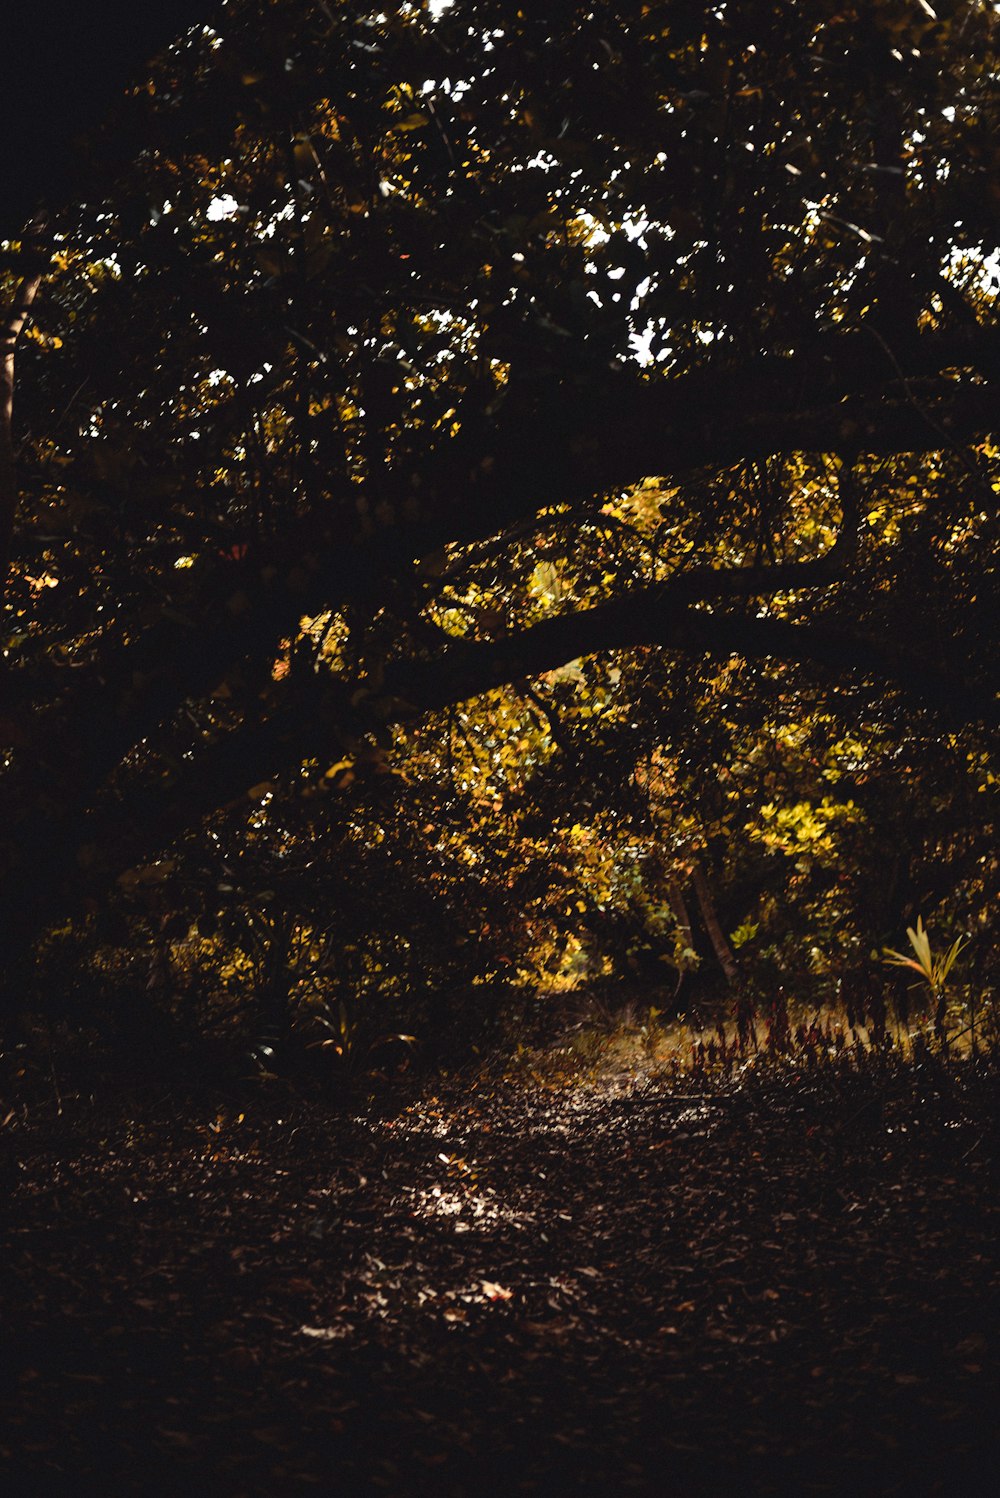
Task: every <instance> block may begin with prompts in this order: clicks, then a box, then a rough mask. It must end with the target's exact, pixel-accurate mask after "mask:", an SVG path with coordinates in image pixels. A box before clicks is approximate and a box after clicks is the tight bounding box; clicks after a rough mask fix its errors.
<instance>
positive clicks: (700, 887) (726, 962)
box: [691, 862, 740, 989]
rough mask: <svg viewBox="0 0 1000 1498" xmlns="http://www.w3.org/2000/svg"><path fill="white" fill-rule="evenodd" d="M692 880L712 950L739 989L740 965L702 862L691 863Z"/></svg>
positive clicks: (733, 985) (728, 979) (729, 978)
mask: <svg viewBox="0 0 1000 1498" xmlns="http://www.w3.org/2000/svg"><path fill="white" fill-rule="evenodd" d="M691 882H692V884H693V885H694V892H695V894H696V895H697V897H698V905H699V908H700V910H701V918H702V920H703V921H704V922H705V930H706V931H707V932H708V939H709V941H710V942H711V943H712V950H713V952H714V953H715V955H716V957H717V958H718V961H719V966H720V967H721V968H722V971H723V972H724V973H725V975H726V982H727V984H728V985H729V987H730V988H731V989H738V988H739V986H740V969H739V965H738V963H737V961H736V957H735V954H734V952H733V949H732V947H731V946H730V945H729V942H728V941H727V940H726V933H725V932H724V931H723V929H722V926H721V924H720V921H719V914H718V911H717V910H716V908H715V901H714V900H713V898H712V891H711V890H710V889H709V887H708V880H707V879H706V878H705V871H704V869H703V868H702V866H701V864H700V863H697V862H695V863H692V865H691Z"/></svg>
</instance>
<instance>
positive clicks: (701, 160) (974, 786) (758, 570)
mask: <svg viewBox="0 0 1000 1498" xmlns="http://www.w3.org/2000/svg"><path fill="white" fill-rule="evenodd" d="M176 15H177V17H178V19H179V20H180V21H181V22H182V23H183V24H184V25H187V26H188V27H189V29H188V30H186V31H183V32H182V34H179V35H178V36H177V37H176V38H175V39H174V40H173V41H172V42H171V44H170V45H167V46H166V47H165V49H164V50H161V51H160V52H159V54H158V56H156V57H155V58H145V60H144V62H143V64H142V65H139V62H138V50H139V43H140V42H141V43H142V47H143V48H147V47H149V48H152V47H154V46H158V45H160V44H161V43H163V42H164V41H165V40H166V38H165V37H162V36H158V35H154V31H153V28H152V25H150V29H149V31H146V30H145V29H142V30H140V31H138V32H137V33H136V34H135V41H136V48H137V50H136V54H135V55H134V57H133V59H132V61H133V62H134V64H135V65H134V67H133V68H132V71H131V74H130V80H131V81H130V82H129V84H128V87H127V88H126V89H124V90H121V91H119V90H118V89H117V86H116V80H115V79H114V78H112V77H111V76H110V75H102V76H106V77H107V78H108V90H107V93H108V97H107V107H106V109H105V108H104V104H105V100H104V98H103V97H102V98H101V100H100V102H101V117H100V119H97V118H96V117H94V118H92V117H91V115H92V114H94V108H93V104H94V101H95V100H96V99H97V97H98V92H99V91H98V90H96V89H95V90H92V91H91V93H89V94H88V95H87V98H88V109H87V111H85V114H86V118H85V119H84V121H83V123H85V124H86V126H87V127H88V129H87V132H86V133H85V137H84V138H83V140H82V143H81V146H80V149H79V150H78V151H77V153H76V155H75V156H74V158H73V161H74V166H73V172H72V178H71V193H70V178H69V177H67V176H65V175H64V174H62V169H60V171H59V172H55V173H53V176H52V178H51V181H50V182H49V183H48V184H46V183H44V182H43V183H42V184H41V187H42V189H43V190H41V191H39V190H37V184H36V183H35V182H32V183H31V190H30V192H27V191H23V192H22V191H21V190H20V189H19V190H18V191H17V192H15V193H14V194H13V195H12V198H11V201H10V202H9V203H8V204H7V205H5V209H4V212H5V219H4V222H3V223H2V224H0V232H2V233H5V234H7V235H8V239H7V240H6V242H5V245H4V248H3V261H2V276H3V283H2V286H3V292H4V297H5V305H6V308H7V311H6V314H5V324H6V329H7V331H6V332H5V350H4V353H5V364H4V368H5V370H6V371H7V373H6V375H5V379H6V381H7V386H8V393H9V388H10V387H13V389H14V395H15V405H14V426H13V432H12V436H11V440H10V443H9V450H8V452H7V455H6V457H5V456H4V454H3V453H0V468H4V465H6V467H5V469H4V471H5V472H6V473H7V479H6V480H5V483H6V487H7V493H8V496H9V499H10V500H11V501H12V500H13V495H14V488H13V478H12V472H13V459H14V456H15V444H16V457H17V466H18V477H17V482H18V489H19V497H18V509H17V517H16V522H12V523H10V524H9V525H8V529H9V530H10V531H11V552H12V562H11V568H10V577H9V580H8V583H7V595H6V615H5V620H4V632H5V640H4V649H3V677H2V683H0V690H2V700H0V740H2V743H3V746H4V751H3V783H4V796H5V816H4V819H3V825H2V829H0V850H2V859H3V866H4V870H5V878H4V886H3V895H2V897H0V919H2V922H3V928H4V934H3V950H4V953H5V962H6V964H7V969H8V972H7V981H8V986H9V988H10V990H11V994H12V997H13V999H14V1000H15V1001H17V1000H18V998H19V996H20V995H22V994H23V993H24V991H25V983H26V982H27V974H28V967H27V966H26V959H27V957H28V955H29V954H35V955H38V954H41V956H42V958H43V959H44V958H45V957H46V954H48V957H49V958H50V959H51V960H55V958H54V957H53V956H52V954H54V953H59V952H66V951H70V952H72V953H73V954H75V955H74V961H75V962H76V963H77V969H76V970H77V971H78V972H79V971H80V970H81V964H84V958H83V956H81V955H80V954H81V953H85V954H86V962H88V963H89V964H90V968H89V971H91V972H92V973H93V972H95V971H96V972H98V973H99V974H100V975H101V982H105V981H106V980H107V981H110V980H109V974H112V973H114V972H115V971H117V970H118V968H119V967H120V966H121V964H122V963H123V962H124V963H126V965H127V964H128V963H129V962H134V960H135V951H136V939H135V938H136V934H137V933H138V932H145V933H147V934H148V935H149V936H150V939H151V941H152V948H153V951H154V960H153V965H152V968H151V970H150V979H149V981H150V984H151V985H152V986H153V988H154V989H155V988H156V985H157V984H160V985H161V986H163V987H166V988H176V987H177V986H178V985H179V984H180V983H181V981H182V980H181V977H180V976H179V974H180V972H181V969H183V971H184V973H185V974H186V977H185V978H184V980H183V981H184V982H194V978H193V977H192V974H194V975H198V974H203V973H204V972H207V971H209V970H210V971H211V973H212V974H213V975H214V976H213V977H212V980H211V983H212V985H214V986H213V990H212V991H213V993H216V994H218V992H220V991H223V990H224V991H225V992H227V993H228V992H232V993H238V992H242V989H241V984H245V983H252V985H253V987H254V989H255V991H256V992H258V993H260V992H264V993H266V994H267V995H270V999H269V1001H268V1002H273V1005H274V1008H275V1012H276V1013H277V1012H279V1011H282V1010H283V1007H284V1005H285V1004H286V1001H287V999H288V997H289V995H293V996H295V998H296V999H297V1001H298V1002H299V1003H300V1006H302V1005H308V1004H320V1003H321V1002H322V1004H323V1005H324V1006H325V1008H324V1010H323V1012H324V1014H325V1015H326V1019H327V1022H328V1023H334V1024H336V1025H340V1026H341V1029H342V1031H343V1034H342V1035H341V1041H343V1040H344V1036H345V1035H346V1033H347V1030H348V1029H349V1028H350V1024H351V1023H353V1021H350V1020H349V1017H348V1015H347V1009H346V1007H345V1005H346V1002H347V995H348V994H353V995H356V994H357V993H359V992H364V993H371V994H372V995H374V994H378V995H379V997H380V1000H381V1001H384V1004H385V1005H387V1006H388V1009H390V1010H391V1011H392V1013H393V1016H394V1018H399V1020H400V1022H401V1023H402V1021H404V1020H405V1017H406V1014H405V1011H406V995H407V994H408V993H410V992H411V991H412V990H413V988H414V986H415V985H420V984H424V985H426V986H427V987H428V988H429V989H432V990H433V991H434V993H435V994H437V995H438V998H439V1000H440V1006H443V1007H440V1006H439V1007H440V1012H441V1014H442V1015H444V1014H450V1013H451V1012H452V1010H451V1008H449V1006H450V1005H451V1006H458V1007H459V1008H460V1007H461V1004H460V996H462V995H467V994H468V992H469V989H470V985H471V987H472V988H475V987H476V986H477V985H478V986H479V987H481V988H482V989H483V990H484V992H485V991H487V990H489V988H490V984H491V983H492V982H493V981H494V980H495V979H497V978H498V977H506V978H507V979H516V980H518V981H523V980H525V978H526V977H527V978H529V979H530V980H531V981H542V975H543V974H547V975H548V977H549V979H552V978H553V977H556V976H558V975H560V974H562V975H565V974H567V973H569V972H571V971H572V970H574V965H575V967H576V969H582V968H586V969H587V970H588V971H590V972H600V973H604V972H606V971H608V970H610V969H617V968H618V967H622V966H624V968H625V969H627V970H628V971H631V972H640V973H645V974H646V975H647V976H649V975H652V976H653V977H654V978H655V981H656V982H657V983H661V984H665V986H666V988H667V989H671V990H672V989H673V988H675V987H676V986H677V985H678V984H679V983H680V982H681V980H682V979H685V978H687V976H688V975H689V974H695V973H696V972H697V970H698V969H699V967H703V966H704V965H706V964H707V963H708V961H709V959H710V958H718V960H719V962H720V963H721V971H722V972H723V974H724V975H725V977H726V978H728V979H729V980H731V981H732V980H733V979H734V975H735V973H736V971H737V969H740V970H742V969H744V968H746V967H749V969H750V970H752V971H755V972H757V973H758V974H760V975H762V977H764V978H766V980H767V982H769V983H777V982H779V981H787V982H790V983H794V984H798V985H800V986H804V987H805V988H809V989H810V991H812V989H814V988H816V987H817V985H818V987H819V988H820V989H822V987H823V984H824V983H826V984H834V983H836V982H837V981H839V978H838V975H840V974H842V973H844V972H847V971H854V970H859V969H860V968H861V967H863V965H864V963H865V962H866V961H867V960H868V955H869V953H870V951H871V950H872V949H873V948H875V949H877V948H878V947H879V945H880V944H881V943H883V942H885V941H887V940H889V939H890V938H893V939H896V944H898V932H899V930H900V929H901V925H903V924H905V921H906V919H909V918H911V917H913V916H915V914H916V913H917V912H918V910H919V911H922V912H924V913H925V914H927V915H928V916H929V918H931V919H934V920H936V921H937V922H938V924H939V925H941V926H942V927H943V928H944V930H945V931H946V932H949V933H950V932H952V931H954V930H958V929H972V928H977V929H980V930H981V931H982V933H983V934H986V933H987V932H988V930H989V929H990V928H989V920H990V918H991V917H990V907H991V901H992V900H993V898H994V897H995V893H996V867H997V866H996V851H995V849H996V840H995V814H996V784H997V781H996V771H995V758H994V749H995V739H994V735H995V728H996V719H997V690H998V685H1000V683H998V679H997V667H996V655H995V650H994V649H992V648H991V647H992V640H993V628H994V621H995V619H996V617H997V609H998V602H1000V600H998V597H997V565H996V564H997V507H996V495H997V492H998V490H1000V465H998V462H997V459H998V456H1000V450H998V447H997V446H996V445H995V442H996V437H997V427H996V388H995V387H996V381H997V379H998V377H1000V329H998V325H997V294H998V290H1000V192H998V188H997V166H998V146H997V140H998V138H1000V137H998V132H997V124H998V120H997V113H998V111H997V84H996V77H997V68H998V57H997V49H998V43H1000V33H998V21H997V16H996V13H995V10H994V7H992V6H991V5H988V4H985V3H978V0H954V3H952V0H948V3H935V4H934V6H933V7H932V6H931V5H929V4H923V3H919V4H912V3H909V0H907V3H904V0H878V3H874V4H870V5H867V6H864V7H860V6H859V7H852V6H847V7H845V6H843V5H842V4H836V5H835V4H833V3H827V0H816V3H815V4H811V5H807V6H806V5H804V6H788V5H781V4H776V3H773V0H772V3H767V0H753V3H750V4H744V5H739V6H735V5H731V4H727V3H721V4H719V5H716V6H705V5H699V4H693V3H687V0H672V3H670V4H611V5H602V6H589V5H586V4H582V3H570V0H563V3H558V4H553V5H549V6H547V7H546V8H545V12H544V15H543V14H542V13H540V12H539V13H537V14H536V13H535V12H534V11H533V10H532V8H531V7H524V8H518V7H517V6H515V5H511V4H508V3H505V0H454V3H452V4H447V3H444V0H440V3H430V4H417V3H402V4H389V5H385V6H380V7H378V8H375V9H371V10H368V9H366V8H365V7H364V6H361V7H342V6H339V5H336V4H329V5H328V4H325V3H321V0H316V3H312V0H230V3H229V4H227V5H225V6H224V7H222V8H216V9H214V10H212V12H211V14H210V15H207V12H205V11H201V12H199V13H197V15H196V13H195V7H193V6H188V7H179V8H177V10H176ZM142 26H143V27H145V26H146V22H143V23H142ZM24 107H25V108H27V107H28V106H27V105H26V104H25V105H24ZM53 119H54V121H55V123H54V124H53V123H52V120H50V124H49V126H48V127H47V128H50V129H52V128H58V129H59V130H60V132H62V131H63V130H64V126H61V125H59V117H58V116H55V117H53ZM8 136H9V132H8ZM22 180H23V179H22ZM39 210H44V213H40V212H39ZM12 215H13V216H15V217H16V216H17V215H21V216H22V217H21V219H19V221H18V222H17V224H16V225H14V224H13V223H12ZM26 288H27V289H30V291H31V295H30V296H27V291H26ZM26 296H27V300H26ZM15 342H16V345H17V348H16V384H14V374H13V371H14V359H15V354H14V347H15ZM8 417H9V413H8ZM6 431H7V433H8V436H10V435H11V428H10V425H9V420H8V423H7V426H6ZM9 507H10V505H8V508H9ZM979 945H980V952H981V953H983V952H985V951H986V950H988V943H986V942H982V943H980V944H979ZM149 950H150V949H149V947H148V946H147V947H146V948H145V949H144V951H143V960H144V961H146V963H147V967H148V965H149V962H150V957H149ZM156 954H158V955H156ZM982 960H983V961H986V959H985V958H983V959H982ZM157 963H159V966H157ZM84 965H85V964H84ZM248 975H249V976H248ZM200 981H201V979H200V978H199V982H200ZM206 981H207V980H206ZM442 995H443V997H442ZM465 1002H466V1000H465V999H461V1003H465ZM337 1004H339V1005H340V1006H341V1007H340V1008H339V1009H338V1008H337V1007H336V1006H337ZM331 1006H332V1007H331ZM456 1012H457V1011H456ZM331 1015H333V1016H334V1018H333V1020H331ZM338 1043H340V1042H338Z"/></svg>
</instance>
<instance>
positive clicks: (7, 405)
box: [0, 275, 42, 599]
mask: <svg viewBox="0 0 1000 1498" xmlns="http://www.w3.org/2000/svg"><path fill="white" fill-rule="evenodd" d="M41 280H42V278H41V276H38V275H31V276H25V277H24V278H23V280H22V281H21V282H20V284H19V285H18V288H17V290H16V291H15V293H14V296H13V298H12V300H11V304H10V306H9V307H8V308H7V309H6V310H5V312H4V313H3V320H2V322H0V599H2V597H3V594H4V591H5V589H6V586H7V572H8V569H9V567H10V551H11V541H12V538H13V535H14V520H15V517H16V514H17V471H16V467H15V463H14V431H13V415H14V355H15V353H16V352H17V340H18V338H19V337H20V335H21V331H22V329H23V327H24V324H25V322H26V321H27V319H28V313H29V311H30V310H31V304H32V302H33V301H34V300H35V295H36V293H37V291H38V288H39V286H40V285H41Z"/></svg>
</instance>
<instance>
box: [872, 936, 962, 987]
mask: <svg viewBox="0 0 1000 1498" xmlns="http://www.w3.org/2000/svg"><path fill="white" fill-rule="evenodd" d="M906 934H907V936H908V937H909V938H910V946H911V947H912V948H913V950H914V952H915V954H916V956H915V958H914V957H907V956H906V955H905V954H904V953H902V952H894V951H893V950H892V949H891V948H890V947H886V949H885V959H884V960H885V961H886V962H888V963H892V964H894V965H895V966H896V967H908V968H912V970H913V971H914V972H916V973H919V974H920V976H921V978H923V980H924V982H925V983H926V984H927V987H928V988H929V989H930V991H931V993H932V994H933V995H934V997H935V998H937V997H938V996H939V995H940V994H942V993H943V992H944V990H945V988H946V987H947V984H948V974H949V973H950V972H951V970H952V968H953V967H954V965H955V960H956V958H957V957H958V954H959V953H960V952H961V950H962V948H963V947H965V946H966V945H967V943H968V938H967V937H963V936H959V937H956V938H955V940H954V941H953V942H952V944H951V946H950V947H949V948H948V949H947V951H944V952H938V953H934V952H932V951H931V939H930V937H929V936H928V934H927V932H926V931H925V930H924V923H923V920H922V918H921V917H920V916H917V928H916V930H914V929H913V927H912V926H908V927H907V928H906Z"/></svg>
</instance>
